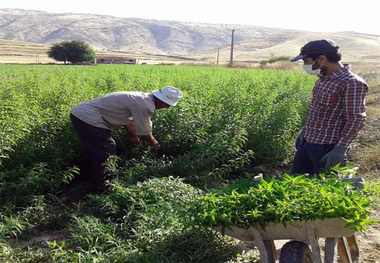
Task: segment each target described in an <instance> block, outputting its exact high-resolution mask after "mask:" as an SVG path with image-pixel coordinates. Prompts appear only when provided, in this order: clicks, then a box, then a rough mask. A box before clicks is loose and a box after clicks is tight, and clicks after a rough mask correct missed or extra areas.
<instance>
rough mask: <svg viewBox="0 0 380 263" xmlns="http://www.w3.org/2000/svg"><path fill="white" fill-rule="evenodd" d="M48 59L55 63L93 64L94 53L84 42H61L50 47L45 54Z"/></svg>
mask: <svg viewBox="0 0 380 263" xmlns="http://www.w3.org/2000/svg"><path fill="white" fill-rule="evenodd" d="M47 54H48V56H49V58H53V59H55V60H57V61H63V62H64V63H65V64H66V62H71V63H80V62H93V61H95V52H94V50H92V48H91V47H90V46H89V45H88V44H87V43H85V42H83V41H81V40H72V41H63V42H61V43H58V44H55V45H53V46H52V47H50V49H49V51H48V52H47Z"/></svg>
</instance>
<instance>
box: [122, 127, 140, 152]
mask: <svg viewBox="0 0 380 263" xmlns="http://www.w3.org/2000/svg"><path fill="white" fill-rule="evenodd" d="M124 128H125V129H126V131H127V132H128V134H129V136H130V137H131V145H132V147H137V146H138V145H139V144H140V143H141V142H140V139H139V137H138V136H137V134H136V130H135V125H134V124H133V123H131V124H128V125H125V126H124Z"/></svg>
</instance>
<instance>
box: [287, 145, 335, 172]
mask: <svg viewBox="0 0 380 263" xmlns="http://www.w3.org/2000/svg"><path fill="white" fill-rule="evenodd" d="M334 146H335V144H312V143H308V142H306V140H305V139H301V141H300V142H299V144H297V152H296V154H295V156H294V161H293V168H292V172H291V173H292V174H305V173H308V174H310V175H315V174H318V173H320V172H321V169H322V168H324V167H325V163H324V162H323V163H321V162H320V161H319V160H321V158H322V157H323V156H324V155H325V154H326V153H328V152H329V151H331V150H332V149H333V148H334Z"/></svg>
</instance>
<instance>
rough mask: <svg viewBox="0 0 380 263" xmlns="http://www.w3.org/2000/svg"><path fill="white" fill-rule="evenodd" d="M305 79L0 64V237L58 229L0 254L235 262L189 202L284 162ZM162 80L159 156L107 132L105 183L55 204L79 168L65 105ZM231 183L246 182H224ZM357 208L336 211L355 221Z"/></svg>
mask: <svg viewBox="0 0 380 263" xmlns="http://www.w3.org/2000/svg"><path fill="white" fill-rule="evenodd" d="M314 80H315V79H314V78H312V77H310V76H308V75H307V74H302V73H297V72H282V71H264V70H247V69H223V68H211V67H205V68H202V67H164V66H150V67H146V66H136V65H134V66H126V65H112V66H111V65H101V66H96V67H95V66H94V67H77V66H72V67H66V66H43V65H38V66H37V65H36V66H22V65H3V66H2V65H0V100H1V104H0V123H1V125H0V140H1V141H0V203H1V206H0V213H1V218H0V223H1V229H2V230H1V231H0V232H1V234H0V235H1V237H2V238H5V240H6V241H9V240H12V238H15V237H16V236H17V238H21V237H22V238H25V239H27V238H28V235H32V234H33V233H35V231H38V230H39V229H46V228H48V229H62V228H68V230H69V231H70V235H69V237H67V238H66V239H65V240H63V241H49V242H48V245H49V247H48V248H46V247H44V248H39V247H36V246H33V247H31V248H18V247H17V246H15V245H14V244H11V243H9V244H8V243H5V242H6V241H4V242H3V241H1V242H2V243H0V249H1V250H0V259H1V260H2V261H4V262H7V260H8V261H10V262H12V261H14V262H22V261H24V262H49V261H50V262H210V263H212V262H232V261H234V260H239V256H236V254H237V253H236V252H237V250H236V248H235V247H234V246H232V245H231V244H228V243H227V242H226V240H225V238H223V237H221V236H215V233H213V232H211V231H209V230H207V229H203V228H197V227H195V225H194V222H193V217H194V216H193V214H192V213H190V208H191V207H192V206H191V205H192V204H193V203H196V202H197V200H198V199H199V198H202V196H203V195H204V192H202V190H203V191H208V190H207V189H211V187H212V186H214V185H215V182H216V181H218V182H231V181H232V180H235V179H236V178H239V177H242V176H243V175H244V174H245V173H249V172H251V170H252V167H255V166H257V165H270V164H274V165H278V164H279V163H281V164H283V163H285V164H286V163H287V162H288V161H289V160H290V158H291V157H292V155H293V145H294V138H295V136H296V135H297V133H298V131H299V129H300V127H301V125H302V121H303V119H304V118H305V115H306V111H307V107H308V105H309V101H310V96H311V88H312V86H313V82H314ZM166 85H173V86H176V87H178V88H179V89H180V90H181V91H183V93H184V98H183V99H182V100H181V101H180V103H179V104H178V105H177V106H176V107H171V108H170V109H167V110H160V111H157V112H156V113H155V114H154V116H153V118H152V121H153V123H154V128H153V133H154V135H155V137H156V138H157V139H158V141H159V142H160V144H161V146H162V147H163V149H164V152H165V155H164V156H161V157H158V156H156V155H155V154H154V153H153V152H151V151H150V150H149V147H148V145H145V144H143V145H141V146H140V147H139V148H137V149H132V148H130V147H129V145H128V143H127V142H128V139H129V138H128V137H127V135H126V133H125V131H124V130H122V129H121V130H116V131H115V132H114V137H115V139H116V141H117V145H118V149H117V150H118V154H119V155H118V156H117V157H114V158H110V160H109V162H108V166H107V168H108V169H109V171H110V172H111V174H112V175H113V178H114V179H113V180H112V181H110V182H109V185H110V190H109V192H108V193H106V194H104V195H98V196H88V197H87V198H86V199H84V200H82V201H81V202H79V203H77V204H76V205H73V204H70V205H68V206H66V205H65V204H64V203H63V202H64V201H65V200H60V198H61V191H62V188H63V186H64V185H66V184H67V183H70V182H71V181H72V179H73V178H74V177H76V176H77V175H78V173H79V172H81V171H79V168H78V167H77V166H76V165H75V164H76V163H77V162H78V159H79V158H81V157H82V155H83V154H84V149H83V146H82V145H81V143H80V141H79V139H78V137H77V134H76V132H75V130H74V129H73V127H72V125H71V123H70V120H69V111H70V109H71V108H72V107H73V106H75V105H77V104H78V103H80V102H83V101H86V100H89V99H93V98H96V97H98V96H101V95H104V94H106V93H109V92H114V91H121V90H130V91H144V92H150V91H152V90H155V89H158V88H160V87H162V86H166ZM245 180H246V181H248V182H249V181H250V180H249V179H245ZM236 185H240V186H239V187H243V186H244V185H247V184H245V183H242V182H241V181H236V184H230V186H229V187H231V189H235V186H236ZM74 186H75V185H74ZM201 189H202V190H201ZM239 189H242V188H239ZM248 189H249V188H248ZM225 191H227V190H225ZM240 194H242V193H239V195H240ZM237 196H238V195H237ZM260 212H261V211H257V212H255V211H253V212H252V213H256V214H258V215H259V214H260ZM365 216H366V215H365V214H360V215H359V218H357V217H356V216H354V217H352V218H349V219H348V220H351V221H349V223H352V224H353V226H355V227H357V226H360V224H362V223H365V225H366V224H367V223H366V222H365V221H364V220H363V218H364V217H365ZM284 220H285V219H284ZM365 225H364V226H363V227H365ZM29 259H30V260H29ZM1 260H0V261H1ZM28 260H29V261H28Z"/></svg>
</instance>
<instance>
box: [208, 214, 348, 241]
mask: <svg viewBox="0 0 380 263" xmlns="http://www.w3.org/2000/svg"><path fill="white" fill-rule="evenodd" d="M310 226H312V229H313V231H314V235H315V238H336V237H349V236H352V235H353V234H354V232H355V231H354V230H351V229H348V228H346V221H344V220H343V219H341V218H327V219H316V220H313V221H296V222H286V226H284V225H283V224H282V223H269V224H268V225H267V226H266V227H265V229H261V228H260V227H258V228H253V227H250V228H248V229H244V228H240V227H235V226H232V227H231V228H232V230H230V229H228V228H225V231H224V233H225V234H226V235H228V236H231V237H234V238H237V239H239V240H242V241H253V240H254V238H253V237H254V232H255V231H258V232H259V233H260V235H261V238H262V240H264V241H266V240H279V239H293V240H308V239H309V235H308V227H309V228H310ZM215 230H217V231H218V232H221V233H222V228H221V227H217V228H215Z"/></svg>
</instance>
